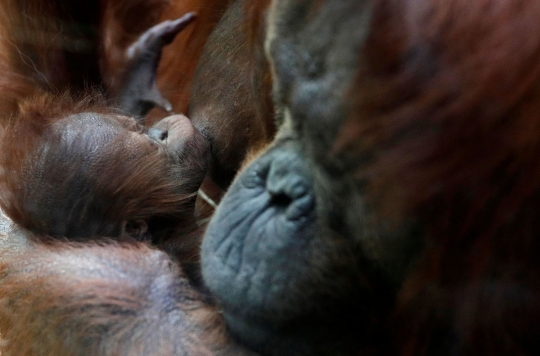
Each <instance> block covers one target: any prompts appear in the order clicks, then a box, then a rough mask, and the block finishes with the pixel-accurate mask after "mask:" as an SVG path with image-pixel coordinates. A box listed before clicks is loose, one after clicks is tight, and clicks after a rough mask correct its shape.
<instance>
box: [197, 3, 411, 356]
mask: <svg viewBox="0 0 540 356" xmlns="http://www.w3.org/2000/svg"><path fill="white" fill-rule="evenodd" d="M369 15H370V9H369V5H368V2H365V1H338V0H336V1H325V2H323V4H322V5H320V6H315V5H314V4H313V2H312V1H307V0H301V1H299V0H290V1H289V0H279V1H275V2H274V4H273V9H272V10H271V13H270V18H269V23H270V24H269V27H268V39H267V50H268V53H269V58H270V62H271V66H272V70H273V74H274V77H273V80H274V100H275V106H276V108H278V113H277V117H276V121H277V123H278V124H279V125H280V128H279V132H278V134H277V137H276V139H275V141H274V143H273V144H272V146H271V148H270V149H268V150H267V151H266V152H265V153H264V154H262V155H261V156H260V157H259V158H258V159H256V160H255V161H253V162H252V163H251V164H250V165H249V166H248V167H247V168H246V169H245V170H244V171H243V172H241V174H240V175H239V176H238V177H237V179H236V180H235V182H234V183H233V185H232V186H231V188H230V189H229V191H228V192H227V194H226V195H225V196H224V198H223V200H222V202H221V204H220V206H219V208H218V209H217V211H216V213H215V215H214V217H213V219H212V221H211V223H210V225H209V227H208V230H207V231H206V234H205V236H204V239H203V244H202V272H203V277H204V280H205V282H206V284H207V286H208V287H209V289H210V291H211V292H212V293H213V294H214V295H215V296H216V297H217V299H218V300H219V302H220V304H221V305H222V307H223V311H224V315H225V318H226V320H227V322H228V325H229V327H230V329H231V330H232V332H233V334H234V335H235V336H236V337H237V338H238V339H239V340H241V341H242V342H243V343H245V344H246V345H248V346H249V347H251V348H252V349H254V350H256V351H258V352H261V353H262V354H265V355H341V354H348V353H351V352H361V351H362V350H366V351H367V350H371V351H372V350H373V349H376V350H378V352H380V353H381V354H386V353H387V352H389V348H390V347H391V346H390V343H389V341H388V335H386V333H385V331H384V329H385V326H384V319H385V318H386V316H387V314H386V313H387V311H388V310H389V308H390V307H391V305H392V301H393V298H394V296H395V293H396V291H397V290H398V288H399V285H400V283H401V281H402V280H403V278H404V276H405V275H406V273H407V271H408V270H409V268H410V266H411V265H412V264H413V263H414V261H415V258H416V256H417V252H418V250H419V249H420V244H419V243H418V241H419V237H420V235H419V234H418V233H417V232H416V231H415V230H414V229H413V228H412V227H411V226H401V227H400V228H399V229H396V230H392V232H390V231H388V230H387V229H385V228H384V227H383V226H381V225H380V224H379V223H377V222H376V221H375V218H374V217H373V213H372V209H371V208H370V206H369V205H368V204H366V202H365V199H364V198H363V196H364V192H363V186H362V182H359V180H358V179H357V178H355V176H354V174H355V171H354V167H353V166H352V165H349V162H348V158H347V156H346V155H345V154H343V155H340V156H338V155H335V154H334V155H332V154H330V153H329V152H331V151H332V148H333V144H334V141H335V139H336V136H337V133H338V129H339V127H340V124H341V123H342V122H343V120H344V119H345V118H346V117H347V112H348V110H349V105H350V104H349V101H348V100H347V99H346V94H347V89H348V88H349V86H350V85H351V83H352V81H353V80H354V78H355V73H356V70H357V65H358V58H359V55H360V51H361V48H362V43H363V41H364V39H365V37H366V34H367V32H368V22H369ZM336 19H339V20H337V21H336ZM396 231H397V232H396Z"/></svg>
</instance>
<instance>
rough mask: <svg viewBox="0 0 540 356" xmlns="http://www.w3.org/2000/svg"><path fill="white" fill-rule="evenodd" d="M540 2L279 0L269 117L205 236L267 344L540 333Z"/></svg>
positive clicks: (315, 347) (470, 343)
mask: <svg viewBox="0 0 540 356" xmlns="http://www.w3.org/2000/svg"><path fill="white" fill-rule="evenodd" d="M538 16H540V4H538V3H536V2H515V1H509V0H491V1H459V0H450V1H449V0H444V1H405V0H397V1H396V0H373V1H340V0H323V1H308V0H274V1H273V3H272V8H271V14H270V17H269V26H268V34H267V39H266V49H267V53H268V55H269V59H270V63H271V69H272V74H273V82H274V84H273V97H274V103H275V106H276V107H277V115H276V121H277V122H278V125H279V131H278V133H277V136H276V139H275V140H274V142H273V143H272V144H271V145H270V146H269V147H268V149H266V150H265V151H264V152H262V153H261V154H260V155H259V156H258V158H256V159H255V160H253V161H252V162H251V163H250V164H249V166H247V167H246V168H245V169H244V170H243V171H242V172H241V173H240V174H239V175H238V176H237V177H236V180H235V182H234V183H233V185H232V186H231V187H230V189H229V190H228V192H227V194H226V195H225V196H224V198H223V200H222V202H221V204H220V206H219V208H218V210H217V211H216V214H215V215H214V217H213V219H212V221H211V223H210V225H209V227H208V229H207V231H206V234H205V237H204V239H203V245H202V269H203V277H204V280H205V282H206V284H207V285H208V287H209V289H210V291H211V292H212V293H213V294H214V295H215V296H216V297H217V299H218V300H219V302H220V305H221V307H222V309H223V313H224V316H225V318H226V321H227V324H228V326H229V328H230V329H231V331H232V332H233V334H234V335H235V336H236V338H237V339H239V340H241V342H243V343H245V344H246V345H248V346H249V347H250V348H252V349H253V350H256V351H259V352H261V353H262V354H265V355H314V354H316V355H321V354H322V355H351V354H355V355H356V354H384V355H387V354H402V355H425V354H429V355H462V354H464V355H477V354H482V355H486V354H489V355H500V354H507V355H515V354H530V355H535V354H537V353H538V352H539V351H540V345H539V342H538V340H539V338H538V336H539V334H540V328H539V326H538V323H537V320H538V318H539V310H540V308H539V306H540V304H539V302H538V300H539V298H538V297H539V292H540V282H539V267H540V265H539V263H538V261H539V256H538V251H540V249H539V248H538V243H539V241H540V240H539V238H538V232H539V231H540V229H539V228H540V219H538V212H539V211H540V210H539V208H540V207H539V203H538V196H539V193H540V183H539V180H538V176H539V175H538V174H539V173H538V171H539V167H540V164H539V163H540V162H539V158H540V147H539V146H538V142H540V131H539V130H538V122H540V121H539V120H540V117H539V114H538V112H539V108H538V105H539V104H538V103H539V102H540V101H539V99H540V90H539V85H540V74H539V73H540V72H539V71H538V70H537V69H538V68H539V66H540V64H539V63H540V23H539V22H538V21H537V18H538Z"/></svg>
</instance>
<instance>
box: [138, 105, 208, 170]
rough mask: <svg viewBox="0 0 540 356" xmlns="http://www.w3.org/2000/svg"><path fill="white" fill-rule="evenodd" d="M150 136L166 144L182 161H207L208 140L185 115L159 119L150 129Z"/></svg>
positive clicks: (167, 148) (168, 149) (173, 154)
mask: <svg viewBox="0 0 540 356" xmlns="http://www.w3.org/2000/svg"><path fill="white" fill-rule="evenodd" d="M148 137H150V139H152V140H154V141H155V142H158V143H159V144H162V145H164V146H165V147H166V151H167V152H168V153H169V154H171V155H172V156H174V157H175V158H177V159H179V160H180V161H182V160H185V159H189V160H190V161H191V160H199V161H200V162H206V161H207V158H208V157H207V156H208V151H209V144H208V141H207V140H206V138H205V137H204V136H203V135H202V134H201V133H200V132H199V131H198V130H197V129H196V128H195V127H193V125H192V124H191V120H189V119H188V118H187V117H186V116H184V115H172V116H168V117H166V118H164V119H163V120H161V121H159V122H158V123H157V124H155V125H154V126H152V127H151V128H150V129H149V130H148Z"/></svg>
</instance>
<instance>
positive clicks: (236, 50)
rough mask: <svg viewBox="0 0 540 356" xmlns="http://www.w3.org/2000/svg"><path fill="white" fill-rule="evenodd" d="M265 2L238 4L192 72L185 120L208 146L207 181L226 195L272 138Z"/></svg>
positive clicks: (209, 40)
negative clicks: (255, 153) (245, 165)
mask: <svg viewBox="0 0 540 356" xmlns="http://www.w3.org/2000/svg"><path fill="white" fill-rule="evenodd" d="M267 6H268V1H257V2H249V1H237V2H235V3H233V4H232V5H231V7H230V8H229V11H228V12H227V13H226V15H225V16H224V17H223V18H222V20H221V22H220V23H219V24H218V27H216V31H215V32H214V33H213V34H212V36H210V38H209V39H208V43H207V47H206V48H205V51H204V53H203V55H202V56H201V59H200V61H199V64H198V68H197V71H196V72H195V80H194V84H193V87H192V92H191V94H192V97H191V101H190V114H189V116H190V118H191V120H192V121H193V123H194V125H195V126H196V127H197V128H198V129H199V130H200V131H201V132H202V133H203V134H205V135H206V136H207V137H208V138H209V140H210V142H211V144H212V149H211V153H212V162H211V166H210V170H209V177H210V179H211V180H212V181H213V182H214V183H217V185H218V186H220V187H221V188H222V189H226V188H227V187H228V185H229V184H230V182H231V181H232V178H233V177H234V175H235V173H236V172H237V171H238V169H239V167H240V164H241V162H242V161H243V160H244V158H245V157H246V154H247V153H248V152H249V151H250V150H251V149H259V148H260V147H261V146H264V145H266V144H268V143H269V142H270V141H271V140H272V139H273V137H274V134H275V125H274V117H273V116H274V115H273V112H274V110H273V106H272V100H271V84H272V83H271V76H270V70H269V66H268V62H267V60H266V58H265V56H264V49H263V42H264V37H265V30H264V29H265V25H266V23H265V20H264V18H265V16H266V9H267Z"/></svg>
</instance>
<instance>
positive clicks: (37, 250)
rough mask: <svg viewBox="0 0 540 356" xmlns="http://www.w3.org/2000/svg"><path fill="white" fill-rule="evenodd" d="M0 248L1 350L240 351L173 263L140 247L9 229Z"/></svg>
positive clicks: (54, 352) (13, 352) (58, 352)
mask: <svg viewBox="0 0 540 356" xmlns="http://www.w3.org/2000/svg"><path fill="white" fill-rule="evenodd" d="M17 238H20V239H21V241H19V242H17V243H16V244H15V246H10V244H13V243H14V240H15V239H17ZM40 239H41V240H43V238H40ZM0 246H2V252H1V253H0V276H1V277H0V279H1V283H0V295H1V296H2V305H1V310H2V313H0V329H1V330H2V337H3V339H4V342H3V345H2V348H1V350H2V353H3V354H6V355H18V356H25V355H28V356H30V355H36V354H40V355H51V356H52V355H55V356H60V355H173V354H174V355H178V354H186V355H213V354H216V353H217V354H223V355H241V354H244V352H243V351H242V350H241V349H240V348H238V347H237V346H235V345H234V344H232V343H231V342H230V341H229V339H228V337H227V335H226V332H225V329H224V325H223V324H222V320H221V318H220V317H218V314H216V312H215V311H214V310H213V309H212V308H211V307H209V306H207V305H206V304H204V303H203V302H201V300H202V296H201V295H199V294H198V293H197V292H196V291H194V290H193V289H192V288H191V287H190V286H189V284H188V282H187V281H186V279H185V277H184V276H183V275H182V273H181V272H180V271H179V269H178V268H177V266H176V265H175V264H174V262H172V261H171V260H170V259H169V258H168V257H167V256H166V255H165V254H164V253H163V252H160V251H157V250H155V249H152V248H150V247H149V246H147V245H145V244H142V243H136V242H129V243H128V242H126V243H121V244H117V243H114V242H111V241H103V242H102V243H100V244H97V243H96V244H91V245H88V244H70V243H66V242H59V243H54V242H51V243H50V244H46V245H44V244H42V243H39V244H35V243H31V242H28V239H27V237H26V236H22V234H21V233H19V235H17V234H16V233H15V234H14V233H12V234H11V235H10V238H9V239H6V238H5V237H2V238H0Z"/></svg>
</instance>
